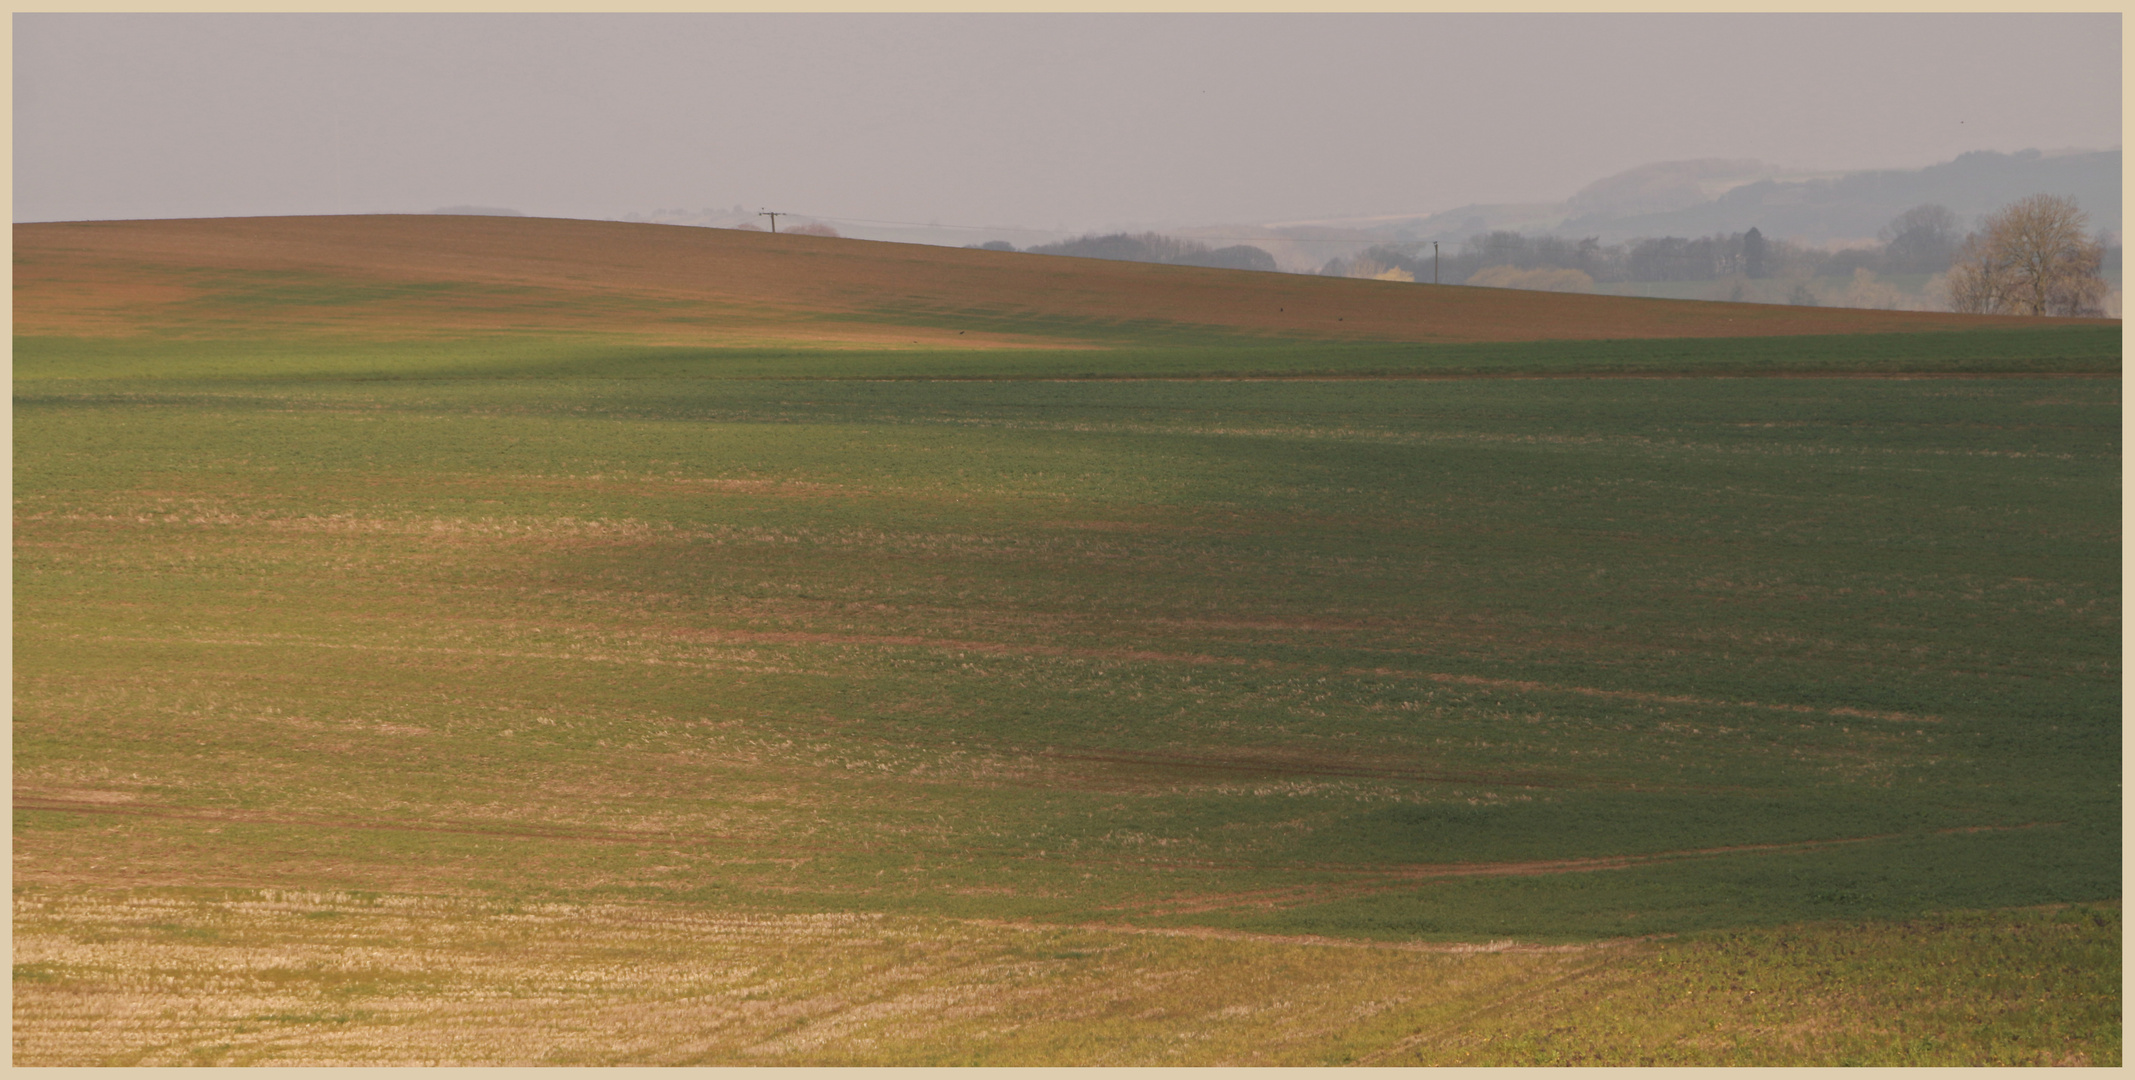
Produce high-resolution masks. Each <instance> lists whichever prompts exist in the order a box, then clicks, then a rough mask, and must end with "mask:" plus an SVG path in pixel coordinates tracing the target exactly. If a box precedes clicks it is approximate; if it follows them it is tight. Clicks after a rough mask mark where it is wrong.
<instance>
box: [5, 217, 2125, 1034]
mask: <svg viewBox="0 0 2135 1080" xmlns="http://www.w3.org/2000/svg"><path fill="white" fill-rule="evenodd" d="M16 250H17V274H16V290H17V292H16V297H17V299H16V302H17V309H16V310H17V315H16V327H17V339H16V354H15V355H16V369H15V370H16V379H15V394H16V397H15V439H16V441H15V447H14V452H15V462H16V464H15V545H16V550H15V559H16V562H15V567H16V570H15V575H16V576H15V621H16V639H15V673H16V675H15V679H16V683H15V693H16V697H15V728H14V752H15V812H16V813H15V866H14V872H15V883H16V891H15V902H16V915H15V934H16V937H15V941H16V946H15V948H16V961H15V962H16V980H15V1022H16V1028H15V1031H16V1034H15V1060H16V1062H17V1063H18V1064H57V1063H76V1064H99V1063H110V1064H119V1063H184V1062H193V1063H206V1064H239V1063H265V1064H306V1063H327V1062H349V1063H380V1064H382V1063H462V1064H477V1063H506V1062H519V1061H525V1062H532V1061H545V1062H551V1063H586V1064H595V1063H599V1064H608V1063H706V1064H713V1063H740V1062H757V1063H776V1064H855V1063H879V1064H930V1063H961V1062H973V1061H976V1062H984V1063H990V1064H1037V1063H1107V1064H1166V1063H1176V1064H1217V1063H1248V1062H1257V1063H1266V1064H1276V1063H1284V1064H1323V1063H1342V1062H1376V1063H1384V1064H1426V1063H1549V1062H1575V1061H1584V1062H1589V1063H1600V1062H1607V1063H1641V1062H1652V1063H1666V1064H1694V1063H1700V1062H1710V1063H1753V1064H1789V1063H1792V1064H1800V1063H1836V1062H1839V1061H1849V1062H1867V1063H1890V1064H1963V1063H2012V1064H2014V1063H2025V1064H2030V1063H2065V1062H2077V1061H2082V1062H2089V1063H2095V1064H2108V1063H2117V1062H2118V1061H2119V1055H2120V1029H2119V1018H2118V1017H2119V1002H2118V986H2119V974H2120V973H2119V960H2118V956H2119V903H2118V902H2119V896H2120V875H2119V867H2120V846H2119V845H2120V801H2119V800H2120V796H2119V782H2120V768H2119V762H2120V729H2119V708H2120V698H2119V680H2120V670H2119V656H2120V649H2119V591H2118V590H2119V580H2120V576H2119V550H2120V536H2119V486H2120V469H2119V460H2120V458H2119V455H2120V429H2119V416H2120V401H2119V394H2120V383H2119V379H2118V372H2119V351H2120V344H2119V328H2118V324H2117V323H2101V322H2091V323H2086V322H2083V321H2078V320H2055V321H2052V322H2041V321H2037V320H2031V321H2025V320H2013V319H2012V320H1990V319H1976V318H1974V319H1967V318H1961V317H1957V316H1945V315H1928V314H1922V313H1900V312H1866V311H1857V312H1845V311H1834V310H1829V309H1785V308H1762V307H1758V306H1755V305H1727V304H1699V303H1690V302H1674V301H1640V300H1623V299H1618V298H1608V297H1566V296H1552V295H1538V294H1523V293H1512V292H1506V291H1502V290H1484V289H1454V288H1447V289H1434V288H1428V287H1419V286H1405V285H1396V284H1392V283H1379V282H1353V281H1341V280H1334V279H1312V278H1296V277H1290V276H1285V275H1253V274H1240V273H1231V272H1224V271H1207V270H1195V269H1191V268H1179V267H1152V266H1142V265H1135V264H1106V263H1093V262H1089V261H1085V260H1069V259H1046V258H1043V257H1036V256H1018V255H1012V254H1002V253H994V252H961V251H938V250H936V249H918V248H905V247H902V246H900V245H884V244H867V243H860V242H851V241H835V240H827V239H822V238H814V237H769V236H756V235H750V234H739V233H728V234H719V233H714V232H712V231H710V230H690V229H663V228H659V227H650V226H625V225H616V224H602V223H588V222H542V221H528V220H517V221H514V220H503V219H434V220H431V221H425V220H423V219H357V218H344V219H310V220H305V219H287V220H279V221H277V220H262V221H249V222H248V221H232V222H144V223H103V224H98V225H86V226H18V227H17V229H16ZM1269 309H1273V310H1272V311H1270V310H1269ZM1292 309H1296V310H1295V311H1293V310H1292ZM1293 316H1295V317H1294V318H1293ZM1307 316H1309V320H1308V319H1307ZM1760 990H1761V992H1762V997H1763V1000H1761V1001H1759V1000H1754V999H1755V998H1756V997H1758V996H1759V995H1758V994H1757V993H1755V992H1757V991H1760ZM1660 1003H1666V1005H1665V1007H1659V1005H1660ZM120 1021H123V1022H120Z"/></svg>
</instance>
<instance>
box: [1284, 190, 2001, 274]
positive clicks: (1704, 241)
mask: <svg viewBox="0 0 2135 1080" xmlns="http://www.w3.org/2000/svg"><path fill="white" fill-rule="evenodd" d="M1877 239H1878V244H1877V246H1875V247H1872V248H1852V249H1846V250H1841V251H1825V250H1823V249H1821V248H1815V247H1810V246H1807V245H1803V244H1797V243H1793V242H1791V241H1788V240H1783V239H1773V238H1771V237H1767V236H1765V235H1764V234H1763V233H1762V232H1760V231H1759V230H1757V229H1754V228H1752V229H1749V230H1747V231H1745V232H1738V233H1715V234H1713V235H1711V236H1700V237H1682V236H1661V237H1651V238H1646V239H1640V240H1633V241H1627V242H1624V243H1620V244H1603V243H1601V241H1600V240H1599V239H1598V238H1595V237H1587V238H1585V239H1577V240H1575V239H1569V238H1566V237H1561V236H1548V235H1545V236H1527V235H1523V234H1521V233H1516V232H1509V231H1503V230H1500V231H1497V232H1487V233H1482V234H1479V235H1477V236H1473V237H1470V238H1469V239H1468V240H1466V241H1464V242H1463V243H1462V244H1461V246H1460V248H1459V249H1458V250H1456V251H1446V250H1443V249H1441V251H1440V253H1439V258H1438V262H1437V265H1436V266H1435V267H1434V266H1433V264H1432V257H1431V249H1430V245H1429V244H1428V243H1414V242H1412V243H1401V244H1381V245H1378V246H1376V247H1372V248H1369V249H1367V250H1365V251H1364V252H1362V253H1361V254H1358V255H1355V256H1351V257H1348V258H1338V259H1333V260H1330V261H1329V262H1328V263H1327V264H1326V265H1325V266H1324V267H1322V268H1321V270H1320V272H1321V273H1322V274H1329V275H1336V276H1342V277H1374V276H1377V275H1378V274H1380V273H1382V272H1384V271H1386V270H1389V269H1399V270H1403V271H1406V272H1408V273H1410V274H1412V275H1414V276H1415V278H1416V280H1417V281H1430V280H1432V275H1433V273H1434V271H1435V273H1436V275H1437V280H1438V281H1439V282H1441V283H1443V284H1447V285H1461V284H1466V283H1467V282H1468V280H1469V279H1470V278H1472V277H1474V276H1475V275H1477V274H1478V273H1481V272H1482V271H1484V270H1487V269H1490V268H1492V267H1499V266H1509V267H1513V268H1515V269H1519V270H1541V269H1552V270H1576V271H1578V272H1580V273H1583V274H1585V275H1586V276H1587V277H1588V278H1590V279H1591V280H1593V281H1595V282H1597V283H1600V282H1617V281H1719V280H1722V279H1725V278H1730V277H1735V276H1738V275H1739V276H1742V277H1746V278H1796V277H1799V278H1808V277H1838V276H1844V275H1848V274H1851V273H1853V272H1854V271H1855V270H1861V269H1866V270H1870V271H1873V272H1875V273H1879V274H1936V273H1943V272H1946V271H1947V270H1949V268H1950V266H1951V264H1952V263H1953V261H1954V260H1955V259H1956V257H1957V252H1958V249H1959V248H1960V247H1961V246H1962V244H1963V242H1964V233H1963V231H1962V229H1961V228H1960V227H1959V224H1958V221H1957V215H1956V214H1954V213H1952V212H1950V210H1949V209H1948V208H1946V207H1942V206H1937V205H1933V204H1929V205H1925V206H1917V207H1914V208H1913V209H1911V210H1907V211H1906V212H1905V213H1903V214H1900V215H1898V217H1897V218H1896V219H1894V220H1893V221H1892V222H1891V223H1890V224H1889V225H1887V226H1885V227H1884V228H1883V230H1882V233H1881V235H1879V236H1878V238H1877Z"/></svg>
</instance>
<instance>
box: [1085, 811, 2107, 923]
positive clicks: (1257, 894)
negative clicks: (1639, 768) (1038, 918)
mask: <svg viewBox="0 0 2135 1080" xmlns="http://www.w3.org/2000/svg"><path fill="white" fill-rule="evenodd" d="M2063 824H2066V823H2065V822H2059V821H2042V822H2029V823H2026V824H2023V825H1962V826H1956V827H1953V828H1944V829H1936V830H1933V831H1932V832H1930V833H1929V834H1928V835H1931V836H1952V835H1960V834H1973V833H1986V832H2014V831H2020V830H2027V829H2045V828H2053V827H2056V826H2059V825H2063ZM1906 835H1907V834H1904V833H1879V834H1875V835H1871V836H1847V837H1835V838H1831V839H1825V840H1801V841H1788V842H1780V843H1766V844H1730V845H1724V846H1720V847H1705V848H1684V849H1681V850H1676V851H1656V852H1648V853H1644V854H1635V855H1603V856H1596V857H1593V858H1583V859H1536V860H1527V861H1518V862H1496V863H1423V864H1412V865H1406V866H1349V867H1305V866H1299V867H1294V868H1293V869H1295V870H1300V871H1302V870H1318V871H1321V872H1337V873H1338V872H1348V873H1352V874H1355V875H1358V876H1359V877H1360V878H1362V879H1363V880H1356V881H1350V882H1322V883H1316V884H1315V883H1307V884H1300V885H1292V886H1286V887H1281V888H1271V889H1256V890H1250V891H1246V892H1237V893H1219V894H1205V895H1201V896H1183V897H1177V898H1174V899H1170V900H1164V901H1157V902H1153V903H1138V904H1124V905H1119V906H1117V907H1113V908H1107V909H1105V910H1108V911H1118V912H1122V913H1125V914H1129V915H1139V916H1142V917H1144V918H1148V917H1156V916H1174V915H1200V914H1206V913H1208V912H1212V911H1226V910H1233V909H1238V908H1256V909H1261V910H1270V911H1273V910H1281V909H1284V908H1294V907H1304V906H1307V905H1311V904H1318V903H1325V902H1327V901H1331V900H1343V899H1349V898H1352V897H1359V896H1371V895H1376V894H1380V893H1386V892H1393V891H1397V890H1400V889H1404V888H1409V887H1412V886H1415V885H1419V884H1426V883H1430V882H1434V881H1446V880H1453V879H1459V878H1503V877H1541V876H1554V875H1559V874H1585V873H1595V872H1599V871H1603V870H1631V869H1637V868H1639V867H1643V866H1653V865H1658V864H1662V863H1671V862H1682V861H1686V860H1693V859H1710V858H1721V857H1725V856H1730V855H1754V854H1796V853H1807V852H1811V851H1817V850H1820V849H1824V848H1833V847H1843V846H1847V845H1852V844H1868V843H1875V842H1877V841H1886V840H1902V839H1905V838H1906Z"/></svg>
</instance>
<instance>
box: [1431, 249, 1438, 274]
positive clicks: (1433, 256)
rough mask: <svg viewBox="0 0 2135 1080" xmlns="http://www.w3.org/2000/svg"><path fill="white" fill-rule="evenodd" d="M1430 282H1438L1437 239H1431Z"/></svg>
mask: <svg viewBox="0 0 2135 1080" xmlns="http://www.w3.org/2000/svg"><path fill="white" fill-rule="evenodd" d="M1431 284H1433V285H1436V284H1438V241H1436V240H1433V241H1431Z"/></svg>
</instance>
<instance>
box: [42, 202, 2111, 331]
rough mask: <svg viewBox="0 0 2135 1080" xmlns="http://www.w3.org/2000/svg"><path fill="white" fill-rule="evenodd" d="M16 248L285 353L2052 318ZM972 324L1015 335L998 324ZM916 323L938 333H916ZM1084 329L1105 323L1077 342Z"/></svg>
mask: <svg viewBox="0 0 2135 1080" xmlns="http://www.w3.org/2000/svg"><path fill="white" fill-rule="evenodd" d="M14 237H15V254H16V266H15V320H16V322H15V325H16V331H17V333H44V334H53V333H65V334H87V335H107V334H126V333H149V332H161V333H172V332H193V333H198V334H200V335H202V336H214V335H215V334H217V333H237V332H241V333H243V334H245V335H247V336H253V335H270V336H271V335H275V334H286V333H303V334H309V333H315V332H319V331H321V330H328V331H339V332H360V333H361V335H362V336H365V337H378V336H396V337H403V338H413V337H421V336H424V335H425V334H440V333H443V334H455V335H457V334H465V333H468V332H476V331H483V330H527V329H549V330H569V331H580V332H597V333H627V334H631V335H633V336H638V337H640V338H647V339H649V340H657V341H664V342H671V343H698V344H746V343H750V342H760V343H788V344H810V343H812V344H815V345H819V346H821V345H849V346H878V347H879V346H904V347H911V346H915V345H923V346H929V347H937V348H938V347H954V346H970V347H987V348H1000V347H1004V346H1013V345H1029V344H1048V345H1054V346H1058V345H1063V344H1074V343H1077V342H1078V341H1081V340H1082V339H1085V338H1101V337H1104V336H1106V335H1105V334H1103V333H1099V332H1098V330H1099V329H1101V328H1105V327H1117V326H1118V325H1119V324H1123V323H1136V322H1143V321H1146V322H1150V323H1159V324H1167V325H1172V326H1192V327H1199V328H1203V329H1206V330H1210V331H1217V332H1226V333H1232V334H1243V335H1255V336H1268V337H1270V338H1273V339H1284V338H1287V339H1292V340H1316V341H1345V340H1346V341H1413V342H1477V341H1539V340H1575V339H1611V338H1614V339H1629V338H1673V337H1745V336H1765V335H1789V334H1846V333H1875V332H1899V331H1924V330H1950V329H1976V328H1980V327H1986V326H1995V325H2036V324H2037V321H2036V320H2024V319H2017V318H1988V317H1981V316H1964V315H1951V314H1940V313H1926V312H1896V311H1865V310H1855V309H1843V308H1809V307H1790V306H1781V305H1770V304H1728V303H1715V302H1704V301H1674V300H1648V299H1636V298H1624V297H1612V296H1592V295H1576V294H1565V293H1540V292H1528V291H1521V290H1514V289H1486V288H1467V287H1457V286H1444V287H1437V286H1429V287H1426V286H1416V285H1407V284H1397V283H1392V282H1378V281H1361V280H1349V279H1338V278H1320V277H1311V276H1304V275H1296V274H1275V273H1250V272H1244V271H1228V270H1208V269H1201V268H1196V267H1179V266H1156V265H1150V264H1142V263H1124V262H1111V261H1105V260H1097V259H1071V258H1062V257H1057V256H1043V255H1029V254H1019V253H1012V252H991V251H968V250H963V249H957V248H941V247H929V246H923V245H916V244H893V243H883V242H877V241H864V240H844V239H831V238H826V237H812V236H786V235H772V234H769V233H751V232H741V231H734V230H723V229H700V228H686V227H681V226H661V225H642V224H632V223H624V222H603V221H572V220H561V219H545V218H489V217H448V216H438V215H351V216H341V217H284V218H219V219H196V220H168V221H111V222H62V223H39V224H28V225H17V226H15V233H14ZM283 280H286V281H287V282H288V283H289V284H290V285H291V286H292V287H293V288H296V290H297V291H295V292H293V293H291V294H287V295H281V296H277V297H274V298H272V300H271V302H256V301H257V299H258V298H257V295H256V291H257V290H258V289H260V288H262V287H272V286H273V285H274V284H275V283H276V282H277V281H283ZM410 286H413V287H415V288H413V289H410V288H408V287H410ZM312 287H317V288H323V289H326V290H327V291H329V292H330V291H332V290H334V289H356V290H362V289H365V288H370V289H371V290H372V291H371V292H367V293H363V294H362V295H361V296H356V297H353V298H352V297H350V296H346V295H343V296H338V297H315V298H311V299H307V297H306V294H304V293H303V292H302V289H303V288H312ZM381 287H385V288H383V289H382V291H381ZM247 296H252V297H254V299H253V300H252V301H248V300H246V299H245V298H246V297H247ZM225 300H227V301H228V302H227V303H225V302H224V301H225ZM979 309H983V310H984V311H985V312H988V313H990V315H991V316H993V317H1000V318H1006V319H1011V320H1016V321H1017V324H1016V325H1015V326H1014V328H1013V329H1002V328H1001V327H1000V326H998V325H996V326H994V327H992V328H989V325H988V323H987V321H986V318H985V317H981V316H980V315H978V314H976V312H977V311H978V310H979ZM895 313H902V314H895ZM1029 319H1039V320H1059V323H1058V324H1057V325H1058V326H1059V328H1058V329H1056V330H1040V329H1036V328H1033V327H1032V324H1031V323H1028V322H1023V320H1029ZM233 320H236V321H234V322H233ZM907 321H918V322H924V323H927V324H929V325H928V326H927V327H924V328H922V327H912V326H906V325H903V324H904V323H905V322H907ZM2091 321H2095V322H2098V323H2100V324H2103V325H2113V324H2114V323H2113V322H2112V321H2110V320H2091ZM960 322H962V323H963V325H959V323H960ZM1077 322H1084V323H1086V324H1087V325H1088V326H1089V327H1090V329H1089V330H1083V331H1078V330H1077V329H1076V326H1075V324H1076V323H1077Z"/></svg>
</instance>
